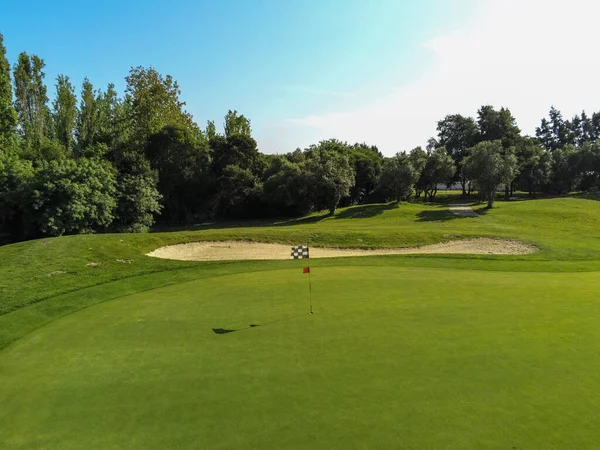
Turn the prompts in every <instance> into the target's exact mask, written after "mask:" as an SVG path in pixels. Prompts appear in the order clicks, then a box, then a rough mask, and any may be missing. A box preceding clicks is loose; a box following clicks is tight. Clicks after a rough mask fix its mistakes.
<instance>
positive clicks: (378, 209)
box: [333, 202, 398, 219]
mask: <svg viewBox="0 0 600 450" xmlns="http://www.w3.org/2000/svg"><path fill="white" fill-rule="evenodd" d="M396 208H398V203H396V202H392V203H378V204H372V205H360V206H354V207H350V208H347V209H345V210H343V211H341V212H340V213H339V214H336V215H335V216H333V218H334V219H366V218H369V217H375V216H379V215H381V214H383V213H384V212H385V211H389V210H392V209H396Z"/></svg>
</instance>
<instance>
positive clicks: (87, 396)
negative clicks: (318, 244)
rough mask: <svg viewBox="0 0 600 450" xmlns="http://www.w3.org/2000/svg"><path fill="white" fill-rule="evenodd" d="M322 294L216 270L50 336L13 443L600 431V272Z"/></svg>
mask: <svg viewBox="0 0 600 450" xmlns="http://www.w3.org/2000/svg"><path fill="white" fill-rule="evenodd" d="M306 288H307V286H306V277H305V276H303V275H302V273H301V271H299V270H289V269H279V270H274V271H267V272H262V273H241V274H236V275H229V276H221V277H212V278H208V279H203V280H196V281H191V282H187V283H183V284H181V283H180V284H177V285H176V286H172V287H165V288H161V289H155V290H152V291H148V292H145V293H139V294H134V295H132V296H129V297H124V298H121V299H117V300H114V301H109V302H104V303H102V304H99V305H97V306H94V307H91V308H88V309H86V310H84V311H81V312H79V313H78V314H74V315H69V316H66V317H64V318H62V319H60V320H57V321H55V322H53V323H51V324H50V325H48V326H46V327H44V328H42V329H39V330H38V331H36V332H34V333H32V334H30V335H28V336H26V337H24V338H23V339H21V340H20V341H18V342H16V343H15V344H14V345H12V346H11V347H9V348H8V349H5V350H4V351H3V352H2V355H1V358H0V371H1V373H2V380H3V382H2V383H1V384H0V399H2V400H3V401H2V408H0V423H2V424H3V426H2V427H1V428H0V446H1V447H2V448H7V449H29V448H61V449H77V448H102V449H107V448H128V449H137V448H139V449H148V448H215V449H230V448H298V449H300V448H458V449H460V448H465V449H470V448H509V449H510V448H548V449H550V448H579V449H583V448H594V446H595V445H596V444H597V442H598V440H599V439H600V423H599V422H600V420H599V419H598V416H597V414H596V410H597V402H598V396H597V392H598V391H599V390H600V379H599V378H598V376H597V373H598V371H599V370H600V358H599V357H598V354H597V348H598V346H599V345H600V328H598V326H597V323H598V320H599V319H600V303H599V302H598V300H597V292H598V290H599V289H600V277H598V275H597V274H595V273H579V274H537V275H536V276H535V277H532V276H530V274H527V273H521V274H518V273H516V274H515V273H508V272H485V271H462V270H450V269H423V268H394V267H390V268H385V267H330V268H321V269H319V270H315V271H314V273H313V292H314V303H315V311H316V314H315V315H314V316H309V315H308V314H307V304H306ZM250 324H254V325H259V326H258V327H253V328H250V327H249V325H250ZM213 328H225V329H240V331H238V332H233V333H228V334H222V335H218V334H215V333H214V332H213V331H212V329H213Z"/></svg>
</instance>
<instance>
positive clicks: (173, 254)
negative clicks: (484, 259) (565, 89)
mask: <svg viewBox="0 0 600 450" xmlns="http://www.w3.org/2000/svg"><path fill="white" fill-rule="evenodd" d="M535 251H537V249H536V248H535V247H534V246H532V245H528V244H525V243H523V242H519V241H511V240H506V239H489V238H480V239H465V240H462V241H450V242H445V243H442V244H433V245H425V246H422V247H408V248H390V249H375V250H361V249H342V248H323V247H311V249H310V257H311V258H337V257H344V256H370V255H404V254H424V253H438V254H440V253H463V254H477V255H525V254H528V253H534V252H535ZM148 256H152V257H155V258H165V259H176V260H180V261H232V260H250V259H253V260H267V259H290V257H291V246H290V245H283V244H264V243H260V242H243V241H223V242H191V243H188V244H178V245H169V246H167V247H161V248H158V249H156V250H154V251H153V252H150V253H148Z"/></svg>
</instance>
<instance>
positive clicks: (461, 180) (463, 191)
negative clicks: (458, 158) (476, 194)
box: [460, 178, 467, 197]
mask: <svg viewBox="0 0 600 450" xmlns="http://www.w3.org/2000/svg"><path fill="white" fill-rule="evenodd" d="M460 185H461V186H462V195H463V197H464V196H465V195H467V190H466V189H465V188H466V186H467V180H465V179H464V178H461V179H460Z"/></svg>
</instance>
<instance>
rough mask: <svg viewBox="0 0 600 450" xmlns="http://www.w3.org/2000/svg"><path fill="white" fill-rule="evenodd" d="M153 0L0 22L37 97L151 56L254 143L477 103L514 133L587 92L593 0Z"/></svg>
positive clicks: (69, 7)
mask: <svg viewBox="0 0 600 450" xmlns="http://www.w3.org/2000/svg"><path fill="white" fill-rule="evenodd" d="M224 3H225V4H224ZM164 5H165V3H164V2H161V1H158V0H152V1H150V2H148V3H146V5H145V7H144V9H143V10H140V9H138V8H137V5H135V4H134V2H131V1H126V2H121V3H117V2H116V1H114V0H111V1H109V2H104V3H102V4H101V5H100V4H87V5H80V4H78V3H77V2H75V1H73V0H69V1H66V2H62V3H61V4H60V5H58V6H57V5H48V4H45V3H44V2H41V1H35V2H30V3H29V4H28V5H24V4H21V3H18V2H12V3H11V4H9V5H8V7H6V8H5V13H4V14H3V17H2V18H0V33H2V34H3V35H4V44H5V46H6V48H7V57H8V59H9V62H10V64H11V67H12V66H13V65H14V63H15V62H16V57H17V55H18V54H19V53H20V52H22V51H25V52H27V53H28V54H37V55H38V56H40V57H41V58H43V59H44V61H45V63H46V69H45V72H46V78H45V83H46V85H47V86H48V96H49V97H50V99H52V98H53V97H54V83H55V79H56V76H57V75H58V74H64V75H67V76H69V78H70V79H71V81H72V82H73V84H74V85H75V87H76V92H77V95H78V98H79V93H80V90H81V82H82V81H83V78H84V77H86V76H87V77H88V78H89V79H90V81H91V82H92V83H93V85H94V87H95V88H96V89H99V88H100V89H105V87H106V85H107V83H109V82H112V83H114V84H115V86H116V88H117V91H118V92H119V95H121V96H122V95H123V93H124V92H123V91H124V79H125V76H126V75H127V74H128V72H129V69H130V67H135V66H138V65H142V66H145V67H148V66H152V67H155V68H156V69H157V70H158V71H159V72H160V73H162V74H163V75H166V74H170V75H172V76H173V78H174V79H175V80H177V81H178V83H179V85H180V89H181V99H182V100H183V101H185V102H186V109H187V111H188V112H190V113H191V114H192V115H193V117H194V120H195V121H196V122H197V123H198V125H199V126H200V127H201V128H204V127H205V125H206V121H207V120H214V121H215V123H216V124H217V126H220V125H221V124H222V118H223V116H224V115H225V114H226V112H227V111H228V110H230V109H231V110H237V111H239V112H240V113H241V114H244V115H245V116H246V117H248V118H249V119H250V120H251V121H252V128H253V135H254V137H255V138H256V140H257V141H258V146H259V149H260V151H261V152H263V153H287V152H290V151H293V150H295V149H296V148H306V147H308V146H309V145H310V144H313V143H317V142H318V141H321V140H324V139H330V138H335V139H339V140H341V141H348V142H350V143H354V142H366V143H367V144H369V145H375V146H377V147H378V148H379V150H380V151H381V152H382V153H383V154H384V155H386V156H390V155H392V154H394V153H396V152H399V151H408V150H410V149H411V148H414V147H416V146H425V144H426V142H427V139H428V138H429V137H431V136H435V135H436V134H437V132H436V122H437V121H438V120H441V119H442V118H443V117H444V116H446V115H447V114H455V113H457V114H463V115H468V116H475V114H476V112H477V110H478V109H479V108H480V107H481V106H482V105H484V104H491V105H493V106H494V107H496V108H500V107H506V108H509V109H510V110H511V112H512V113H513V115H514V116H515V118H516V120H517V124H518V125H519V127H520V128H521V130H522V132H523V134H530V135H532V134H533V133H534V132H535V127H536V126H538V125H539V123H540V121H541V119H542V118H543V117H546V115H547V112H548V110H549V109H550V107H551V106H555V107H556V108H557V109H559V110H560V111H562V112H563V115H564V117H565V119H569V118H570V117H572V116H573V115H574V114H578V113H580V112H581V111H582V110H586V111H588V112H591V111H594V110H596V109H598V108H597V105H598V104H600V94H599V93H598V92H597V90H595V89H594V86H595V84H594V77H595V73H596V69H597V68H598V67H597V66H598V63H596V62H595V61H593V60H592V57H591V56H588V55H593V50H594V48H593V47H594V42H595V41H594V39H593V32H594V27H593V25H594V24H593V22H594V17H597V13H598V12H600V7H599V6H597V5H595V4H594V3H593V2H591V1H587V0H575V1H573V2H570V3H569V6H568V7H566V8H565V7H563V6H562V5H561V3H559V2H557V1H550V2H542V1H540V0H527V1H521V2H517V1H516V0H509V1H501V0H457V1H454V2H452V4H448V2H443V1H442V0H426V1H420V2H416V1H415V2H407V3H404V2H402V4H398V2H394V1H392V0H381V1H378V2H376V4H370V5H365V4H363V3H362V2H358V1H351V2H342V1H332V2H327V3H326V4H323V2H318V1H317V0H309V1H308V2H302V4H301V2H290V3H286V5H285V6H282V5H280V4H278V2H276V1H274V0H269V1H265V2H261V3H260V4H253V5H250V4H248V3H246V2H241V1H229V2H208V1H204V2H198V3H194V2H191V1H185V2H180V3H178V5H177V7H173V6H171V5H169V6H170V8H169V9H165V7H164ZM25 14H26V15H27V17H28V24H29V26H28V27H26V28H25V27H19V20H20V19H21V18H22V17H24V15H25ZM165 24H167V25H165ZM507 30H508V33H506V31H507ZM504 33H506V34H504ZM557 55H558V56H557Z"/></svg>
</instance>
